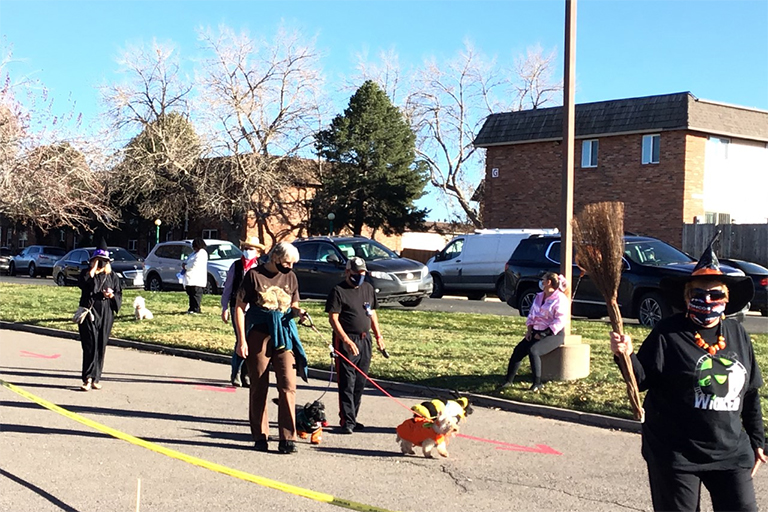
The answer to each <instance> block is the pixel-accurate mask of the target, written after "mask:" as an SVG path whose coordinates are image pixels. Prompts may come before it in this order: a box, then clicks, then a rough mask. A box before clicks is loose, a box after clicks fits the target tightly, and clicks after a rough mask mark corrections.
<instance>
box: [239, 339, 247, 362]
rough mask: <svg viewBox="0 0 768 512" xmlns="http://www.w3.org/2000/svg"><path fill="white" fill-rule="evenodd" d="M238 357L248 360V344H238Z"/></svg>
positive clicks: (240, 342) (242, 342)
mask: <svg viewBox="0 0 768 512" xmlns="http://www.w3.org/2000/svg"><path fill="white" fill-rule="evenodd" d="M237 355H239V356H240V357H242V358H243V359H248V343H246V342H245V341H239V342H238V343H237Z"/></svg>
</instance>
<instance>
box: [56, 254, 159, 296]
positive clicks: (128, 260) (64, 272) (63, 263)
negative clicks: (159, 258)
mask: <svg viewBox="0 0 768 512" xmlns="http://www.w3.org/2000/svg"><path fill="white" fill-rule="evenodd" d="M95 250H96V247H80V248H77V249H73V250H71V251H69V252H68V253H67V254H66V255H64V257H63V258H61V259H60V260H59V261H57V262H56V264H55V265H54V266H53V280H54V281H55V282H56V284H57V285H59V286H67V285H74V284H77V282H78V279H80V272H82V271H83V270H84V269H86V268H88V266H89V264H90V259H91V254H93V251H95ZM109 257H110V258H112V260H113V261H112V263H111V266H112V271H113V272H115V274H116V275H117V277H118V278H119V279H120V284H121V285H122V287H123V288H124V289H125V288H143V287H144V263H143V262H142V261H141V259H139V258H138V257H136V256H134V255H133V254H131V253H130V252H129V251H128V250H127V249H124V248H122V247H109Z"/></svg>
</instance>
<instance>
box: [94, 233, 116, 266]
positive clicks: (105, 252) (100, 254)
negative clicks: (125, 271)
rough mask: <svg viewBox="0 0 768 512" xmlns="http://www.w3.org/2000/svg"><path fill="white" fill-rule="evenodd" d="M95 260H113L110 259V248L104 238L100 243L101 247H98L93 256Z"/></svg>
mask: <svg viewBox="0 0 768 512" xmlns="http://www.w3.org/2000/svg"><path fill="white" fill-rule="evenodd" d="M94 258H99V259H102V260H107V261H112V258H110V257H109V247H107V241H106V240H104V238H102V239H101V240H100V241H99V245H98V246H97V247H96V250H95V251H93V253H92V254H91V259H94Z"/></svg>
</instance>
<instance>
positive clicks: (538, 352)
mask: <svg viewBox="0 0 768 512" xmlns="http://www.w3.org/2000/svg"><path fill="white" fill-rule="evenodd" d="M534 334H536V331H534V332H532V333H531V339H529V340H527V339H525V338H523V340H522V341H521V342H520V343H518V344H517V346H516V347H515V350H513V351H512V357H510V358H509V366H507V382H509V383H512V382H514V380H515V375H517V370H519V369H520V363H521V362H522V360H523V358H525V356H528V358H529V359H530V360H531V372H532V373H533V383H534V385H539V384H541V356H543V355H545V354H549V353H550V352H552V351H553V350H555V349H556V348H557V347H559V346H560V345H562V344H563V342H564V341H565V335H564V334H563V332H562V331H561V332H559V333H558V334H553V335H551V336H546V335H544V334H543V333H538V334H539V335H541V336H542V338H541V339H540V340H537V339H535V338H534V337H533V335H534Z"/></svg>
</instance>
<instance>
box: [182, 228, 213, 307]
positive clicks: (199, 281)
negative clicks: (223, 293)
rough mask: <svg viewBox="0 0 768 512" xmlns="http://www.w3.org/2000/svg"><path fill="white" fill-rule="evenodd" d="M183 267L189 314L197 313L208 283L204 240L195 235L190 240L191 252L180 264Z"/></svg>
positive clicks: (206, 253) (206, 254)
mask: <svg viewBox="0 0 768 512" xmlns="http://www.w3.org/2000/svg"><path fill="white" fill-rule="evenodd" d="M181 267H182V268H183V269H184V289H185V290H186V292H187V295H189V310H188V311H187V314H189V315H199V314H200V313H201V311H200V303H201V302H202V300H203V290H204V289H205V285H206V284H208V252H207V251H206V250H205V241H204V240H203V239H202V238H200V237H197V238H195V239H194V240H192V254H190V255H189V258H187V261H186V262H184V263H182V264H181Z"/></svg>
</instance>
